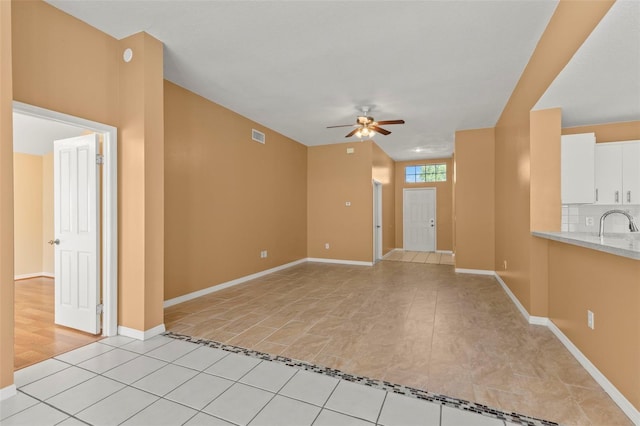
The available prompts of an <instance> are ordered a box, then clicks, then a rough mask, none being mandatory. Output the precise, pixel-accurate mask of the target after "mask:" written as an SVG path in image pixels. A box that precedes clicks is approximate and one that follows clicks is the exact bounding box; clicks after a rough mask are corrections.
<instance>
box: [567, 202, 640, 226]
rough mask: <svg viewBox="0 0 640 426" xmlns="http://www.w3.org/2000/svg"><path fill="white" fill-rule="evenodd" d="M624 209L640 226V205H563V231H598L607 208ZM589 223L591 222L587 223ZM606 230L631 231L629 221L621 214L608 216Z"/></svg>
mask: <svg viewBox="0 0 640 426" xmlns="http://www.w3.org/2000/svg"><path fill="white" fill-rule="evenodd" d="M613 209H617V210H623V211H626V212H628V213H630V214H631V215H632V216H633V217H634V219H635V221H636V224H637V225H638V226H640V205H624V206H621V205H612V206H605V205H600V204H598V205H596V204H569V205H563V206H562V231H563V232H595V233H597V232H598V228H599V226H600V217H601V216H602V215H603V214H604V212H606V211H607V210H613ZM587 223H589V224H587ZM604 231H605V232H616V233H617V232H629V221H628V220H627V218H626V217H624V216H623V215H620V214H614V215H611V216H608V217H607V219H606V221H605V226H604Z"/></svg>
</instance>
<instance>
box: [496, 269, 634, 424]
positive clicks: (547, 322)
mask: <svg viewBox="0 0 640 426" xmlns="http://www.w3.org/2000/svg"><path fill="white" fill-rule="evenodd" d="M494 276H495V278H496V280H497V281H498V283H500V286H501V287H502V289H503V290H504V291H505V293H507V296H509V298H510V299H511V301H512V302H513V304H514V305H516V307H517V308H518V310H519V311H520V313H521V314H522V316H523V317H524V318H525V319H526V320H527V322H528V323H529V324H532V325H541V326H545V327H547V328H548V329H549V330H551V332H552V333H553V334H554V335H555V336H556V337H557V338H558V340H560V342H561V343H562V344H563V345H564V346H565V347H566V348H567V350H568V351H569V352H571V355H573V357H574V358H575V359H576V360H577V361H578V362H579V363H580V364H581V365H582V366H583V367H584V369H585V370H587V372H588V373H589V374H590V375H591V377H593V379H594V380H595V381H596V382H597V383H598V384H599V385H600V386H602V388H603V389H604V391H605V392H607V394H609V396H610V397H611V399H613V402H615V403H616V404H617V405H618V407H620V409H621V410H622V411H623V412H624V413H625V414H626V415H627V416H628V417H629V418H630V419H631V421H632V422H633V423H634V424H636V425H640V411H639V410H638V409H637V408H635V407H634V406H633V404H632V403H631V402H629V400H628V399H627V398H625V396H624V395H623V394H622V393H621V392H620V391H619V390H618V389H617V388H616V387H615V386H614V385H613V383H611V382H610V381H609V379H607V377H606V376H605V375H604V374H602V373H601V372H600V370H598V368H596V366H595V365H593V363H592V362H591V361H589V358H587V357H586V356H585V355H584V354H583V353H582V352H581V351H580V349H578V347H577V346H576V345H574V344H573V342H572V341H571V340H570V339H569V338H568V337H567V336H566V335H565V334H564V333H563V332H562V330H560V329H559V328H558V326H556V325H555V324H554V323H553V321H551V319H549V318H547V317H537V316H533V315H529V312H527V310H526V309H525V308H524V306H522V303H520V301H519V300H518V298H517V297H516V296H515V295H514V294H513V293H512V292H511V290H510V289H509V287H508V286H507V284H506V283H505V282H504V281H503V280H502V278H500V275H498V273H497V272H496V273H495V275H494Z"/></svg>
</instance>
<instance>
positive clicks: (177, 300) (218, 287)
mask: <svg viewBox="0 0 640 426" xmlns="http://www.w3.org/2000/svg"><path fill="white" fill-rule="evenodd" d="M306 261H307V259H300V260H296V261H294V262H290V263H285V264H284V265H280V266H276V267H275V268H271V269H267V270H265V271H260V272H256V273H255V274H251V275H246V276H244V277H240V278H236V279H235V280H231V281H227V282H224V283H221V284H216V285H213V286H211V287H207V288H204V289H202V290H198V291H194V292H193V293H188V294H184V295H182V296H178V297H174V298H173V299H169V300H165V301H164V307H165V308H168V307H169V306H173V305H177V304H178V303H182V302H187V301H189V300H192V299H195V298H197V297H201V296H205V295H207V294H209V293H213V292H216V291H220V290H224V289H225V288H229V287H233V286H234V285H238V284H242V283H244V282H247V281H250V280H254V279H256V278H260V277H263V276H265V275H268V274H272V273H274V272H278V271H281V270H283V269H287V268H291V267H292V266H295V265H299V264H301V263H305V262H306Z"/></svg>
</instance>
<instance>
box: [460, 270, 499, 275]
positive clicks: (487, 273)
mask: <svg viewBox="0 0 640 426" xmlns="http://www.w3.org/2000/svg"><path fill="white" fill-rule="evenodd" d="M455 271H456V273H458V274H475V275H491V276H494V275H495V274H496V273H495V272H494V271H488V270H486V269H465V268H456V269H455Z"/></svg>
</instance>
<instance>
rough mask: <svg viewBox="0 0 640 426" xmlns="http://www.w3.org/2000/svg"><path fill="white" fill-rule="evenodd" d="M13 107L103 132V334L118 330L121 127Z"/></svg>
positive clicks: (21, 105) (24, 106) (31, 107)
mask: <svg viewBox="0 0 640 426" xmlns="http://www.w3.org/2000/svg"><path fill="white" fill-rule="evenodd" d="M13 110H14V111H16V112H19V113H21V114H25V115H30V116H32V117H39V118H43V119H45V120H50V121H57V122H60V123H65V124H70V125H72V126H78V127H81V128H83V129H87V130H92V131H94V132H96V133H100V134H102V135H103V138H104V139H103V141H102V142H103V143H102V155H103V157H104V165H103V166H102V173H101V178H102V188H103V190H102V200H101V203H102V206H101V209H102V210H101V213H102V218H103V222H102V234H101V239H102V246H101V256H102V271H101V276H102V301H103V304H104V311H103V313H102V335H103V336H115V335H116V334H117V330H118V327H117V325H118V167H117V165H118V129H116V128H115V127H113V126H110V125H108V124H104V123H99V122H97V121H91V120H87V119H84V118H80V117H76V116H73V115H68V114H64V113H61V112H57V111H52V110H48V109H45V108H41V107H38V106H34V105H29V104H25V103H22V102H18V101H13Z"/></svg>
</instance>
